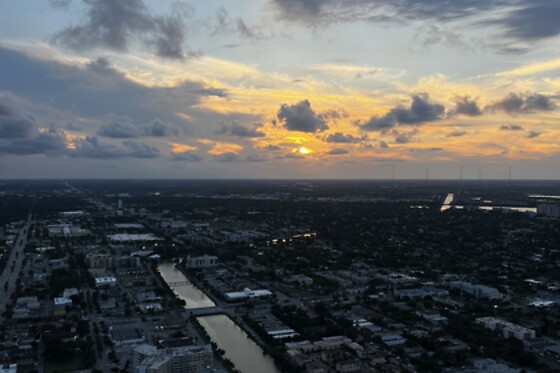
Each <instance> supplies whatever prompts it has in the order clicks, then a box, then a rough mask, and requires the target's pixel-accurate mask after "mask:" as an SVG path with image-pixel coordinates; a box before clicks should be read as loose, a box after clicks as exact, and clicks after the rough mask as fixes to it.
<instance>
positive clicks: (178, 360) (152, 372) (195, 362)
mask: <svg viewBox="0 0 560 373" xmlns="http://www.w3.org/2000/svg"><path fill="white" fill-rule="evenodd" d="M211 366H212V349H211V348H210V346H209V345H205V346H195V345H192V346H183V347H175V348H166V349H157V348H156V347H154V346H150V345H139V346H137V347H136V348H135V349H134V354H133V365H132V372H133V373H197V372H201V371H203V370H204V369H206V368H210V367H211Z"/></svg>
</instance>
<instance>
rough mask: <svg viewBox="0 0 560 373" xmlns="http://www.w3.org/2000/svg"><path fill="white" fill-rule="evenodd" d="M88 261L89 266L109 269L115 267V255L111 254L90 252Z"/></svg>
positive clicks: (87, 257)
mask: <svg viewBox="0 0 560 373" xmlns="http://www.w3.org/2000/svg"><path fill="white" fill-rule="evenodd" d="M86 262H87V263H88V266H89V268H95V269H107V268H112V267H113V257H112V256H111V255H109V254H88V255H87V256H86Z"/></svg>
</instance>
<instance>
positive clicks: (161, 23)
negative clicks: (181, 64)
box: [53, 0, 187, 59]
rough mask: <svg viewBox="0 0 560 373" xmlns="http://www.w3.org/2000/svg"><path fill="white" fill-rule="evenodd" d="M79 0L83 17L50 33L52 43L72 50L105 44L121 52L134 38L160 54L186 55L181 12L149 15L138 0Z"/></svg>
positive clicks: (177, 57) (100, 46)
mask: <svg viewBox="0 0 560 373" xmlns="http://www.w3.org/2000/svg"><path fill="white" fill-rule="evenodd" d="M82 2H83V3H84V5H85V6H86V8H87V11H86V15H85V19H84V20H82V22H81V23H78V24H75V25H70V26H68V27H66V28H65V29H63V30H61V31H59V32H57V33H56V34H55V35H54V37H53V40H54V41H55V42H56V43H58V44H61V45H64V46H66V47H68V48H71V49H75V50H90V49H92V48H105V49H110V50H114V51H119V52H122V51H126V50H127V49H128V47H129V45H130V44H131V41H132V40H136V41H140V42H142V43H143V44H144V45H146V46H148V47H151V48H152V49H153V50H154V52H155V53H156V54H157V55H158V56H160V57H163V58H170V59H183V58H185V57H186V56H187V52H186V50H185V43H184V41H185V36H186V28H185V24H184V19H183V13H181V12H173V13H172V14H170V15H153V14H151V13H150V11H149V10H148V8H147V7H146V5H145V4H144V2H143V1H142V0H119V1H114V0H82Z"/></svg>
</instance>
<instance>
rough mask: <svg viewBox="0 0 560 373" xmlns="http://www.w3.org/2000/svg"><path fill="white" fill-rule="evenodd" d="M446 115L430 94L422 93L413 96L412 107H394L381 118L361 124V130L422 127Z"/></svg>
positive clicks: (443, 108) (371, 119)
mask: <svg viewBox="0 0 560 373" xmlns="http://www.w3.org/2000/svg"><path fill="white" fill-rule="evenodd" d="M444 113H445V107H444V106H443V105H440V104H437V103H432V102H431V101H430V98H429V96H428V94H426V93H420V94H417V95H413V96H412V102H411V104H410V107H408V108H406V107H404V106H402V105H399V106H397V107H394V108H393V109H391V110H390V111H389V112H388V113H387V114H385V115H383V116H381V117H371V118H370V119H369V120H368V121H367V122H365V123H363V124H361V128H362V129H364V130H368V131H384V130H388V129H390V128H394V127H396V126H397V125H420V124H423V123H426V122H433V121H436V120H439V119H441V118H442V117H443V115H444Z"/></svg>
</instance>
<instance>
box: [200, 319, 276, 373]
mask: <svg viewBox="0 0 560 373" xmlns="http://www.w3.org/2000/svg"><path fill="white" fill-rule="evenodd" d="M197 320H198V322H199V323H200V325H202V327H203V328H204V330H206V333H208V335H209V336H210V338H211V339H212V340H213V341H214V342H216V344H217V345H218V347H219V348H221V349H222V350H224V351H225V357H226V358H228V359H229V360H231V362H232V363H233V364H234V365H235V369H237V370H239V371H240V372H242V373H280V371H279V370H278V369H277V368H276V366H275V365H274V361H273V360H272V358H271V357H270V356H268V355H264V354H263V351H262V349H261V348H260V347H259V346H258V345H257V344H256V343H255V342H253V341H252V340H251V339H250V338H249V337H248V336H247V334H246V333H245V332H244V331H243V330H242V329H241V328H240V327H239V326H237V324H235V323H234V322H233V321H232V320H231V319H230V318H229V317H227V316H225V315H215V316H204V317H198V318H197Z"/></svg>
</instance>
